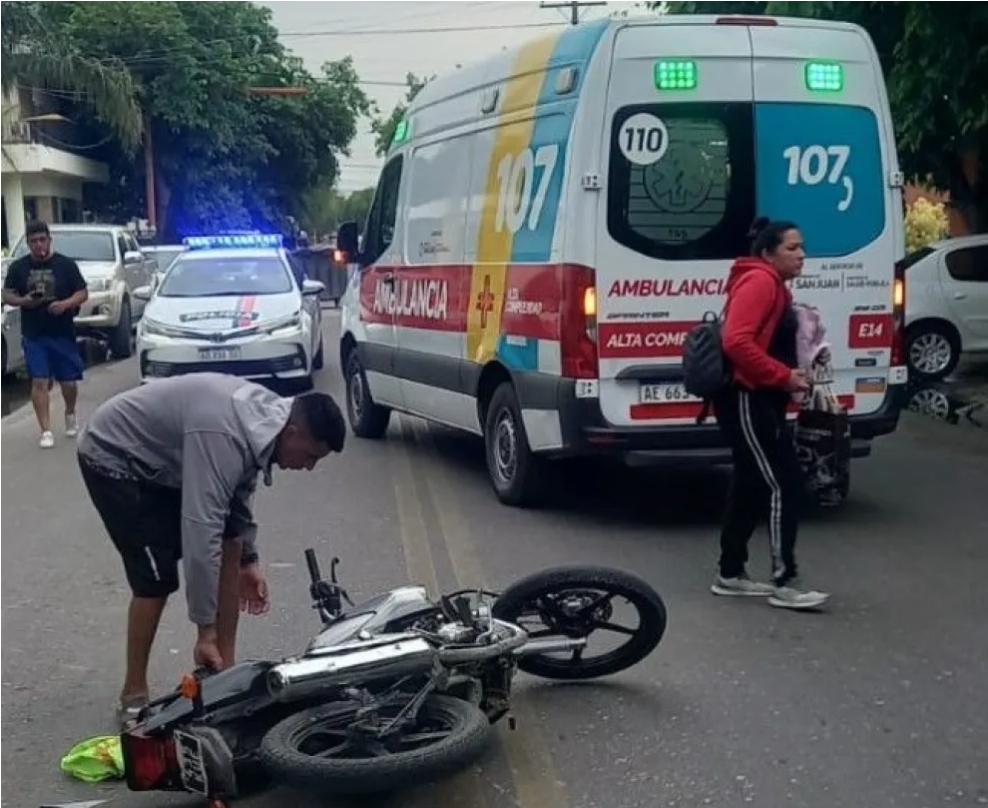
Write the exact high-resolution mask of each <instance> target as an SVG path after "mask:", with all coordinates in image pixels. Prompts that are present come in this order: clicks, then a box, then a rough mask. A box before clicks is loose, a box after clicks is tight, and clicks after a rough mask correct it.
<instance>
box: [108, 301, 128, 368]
mask: <svg viewBox="0 0 988 808" xmlns="http://www.w3.org/2000/svg"><path fill="white" fill-rule="evenodd" d="M132 331H133V322H132V320H131V316H130V301H129V300H127V299H126V298H124V301H123V303H121V304H120V320H119V322H118V323H117V327H116V328H115V329H113V334H112V335H111V336H110V353H111V354H112V356H113V358H114V359H127V358H128V357H130V355H131V354H133V352H134V335H133V333H132Z"/></svg>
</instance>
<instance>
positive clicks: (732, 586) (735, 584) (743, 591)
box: [710, 572, 775, 598]
mask: <svg viewBox="0 0 988 808" xmlns="http://www.w3.org/2000/svg"><path fill="white" fill-rule="evenodd" d="M710 591H711V592H713V593H714V594H715V595H725V596H727V597H735V598H744V597H749V598H750V597H767V596H769V595H771V594H772V593H773V592H774V591H775V587H774V586H772V585H771V584H762V583H758V582H757V581H752V580H751V578H749V577H748V573H746V572H743V573H741V575H739V576H738V577H737V578H724V577H722V576H720V575H718V576H717V580H715V581H714V583H713V586H711V587H710Z"/></svg>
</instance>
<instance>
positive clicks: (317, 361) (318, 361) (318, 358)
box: [312, 337, 325, 370]
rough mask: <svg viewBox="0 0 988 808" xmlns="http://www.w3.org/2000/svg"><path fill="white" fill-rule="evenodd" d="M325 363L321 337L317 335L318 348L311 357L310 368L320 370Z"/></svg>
mask: <svg viewBox="0 0 988 808" xmlns="http://www.w3.org/2000/svg"><path fill="white" fill-rule="evenodd" d="M324 363H325V354H324V353H323V350H322V337H319V350H318V351H316V355H315V356H314V357H312V369H313V370H322V368H323V364H324Z"/></svg>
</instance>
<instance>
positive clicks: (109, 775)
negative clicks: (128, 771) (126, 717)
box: [61, 735, 124, 783]
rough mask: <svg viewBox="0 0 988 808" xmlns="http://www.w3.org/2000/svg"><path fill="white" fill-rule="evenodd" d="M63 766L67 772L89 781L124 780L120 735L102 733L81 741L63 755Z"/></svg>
mask: <svg viewBox="0 0 988 808" xmlns="http://www.w3.org/2000/svg"><path fill="white" fill-rule="evenodd" d="M61 768H62V771H63V772H65V773H66V774H68V775H71V776H72V777H75V778H76V779H77V780H83V781H85V782H87V783H99V782H102V781H104V780H122V779H123V777H124V761H123V748H122V747H121V745H120V736H119V735H100V736H97V737H95V738H88V739H87V740H85V741H80V742H79V743H77V744H76V745H75V746H73V747H72V748H71V749H70V750H69V751H68V752H66V753H65V755H64V756H63V757H62V764H61Z"/></svg>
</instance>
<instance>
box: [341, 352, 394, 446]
mask: <svg viewBox="0 0 988 808" xmlns="http://www.w3.org/2000/svg"><path fill="white" fill-rule="evenodd" d="M346 414H347V418H348V420H349V421H350V429H352V430H353V434H354V435H356V436H357V437H358V438H368V439H370V440H378V439H380V438H382V437H384V433H385V432H387V431H388V422H389V421H390V420H391V410H389V409H388V408H387V407H381V406H380V405H378V404H375V403H374V399H373V398H371V392H370V387H369V386H368V384H367V376H366V375H365V374H364V366H363V365H362V364H361V363H360V357H359V356H357V351H356V350H353V351H350V354H349V356H347V362H346Z"/></svg>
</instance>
